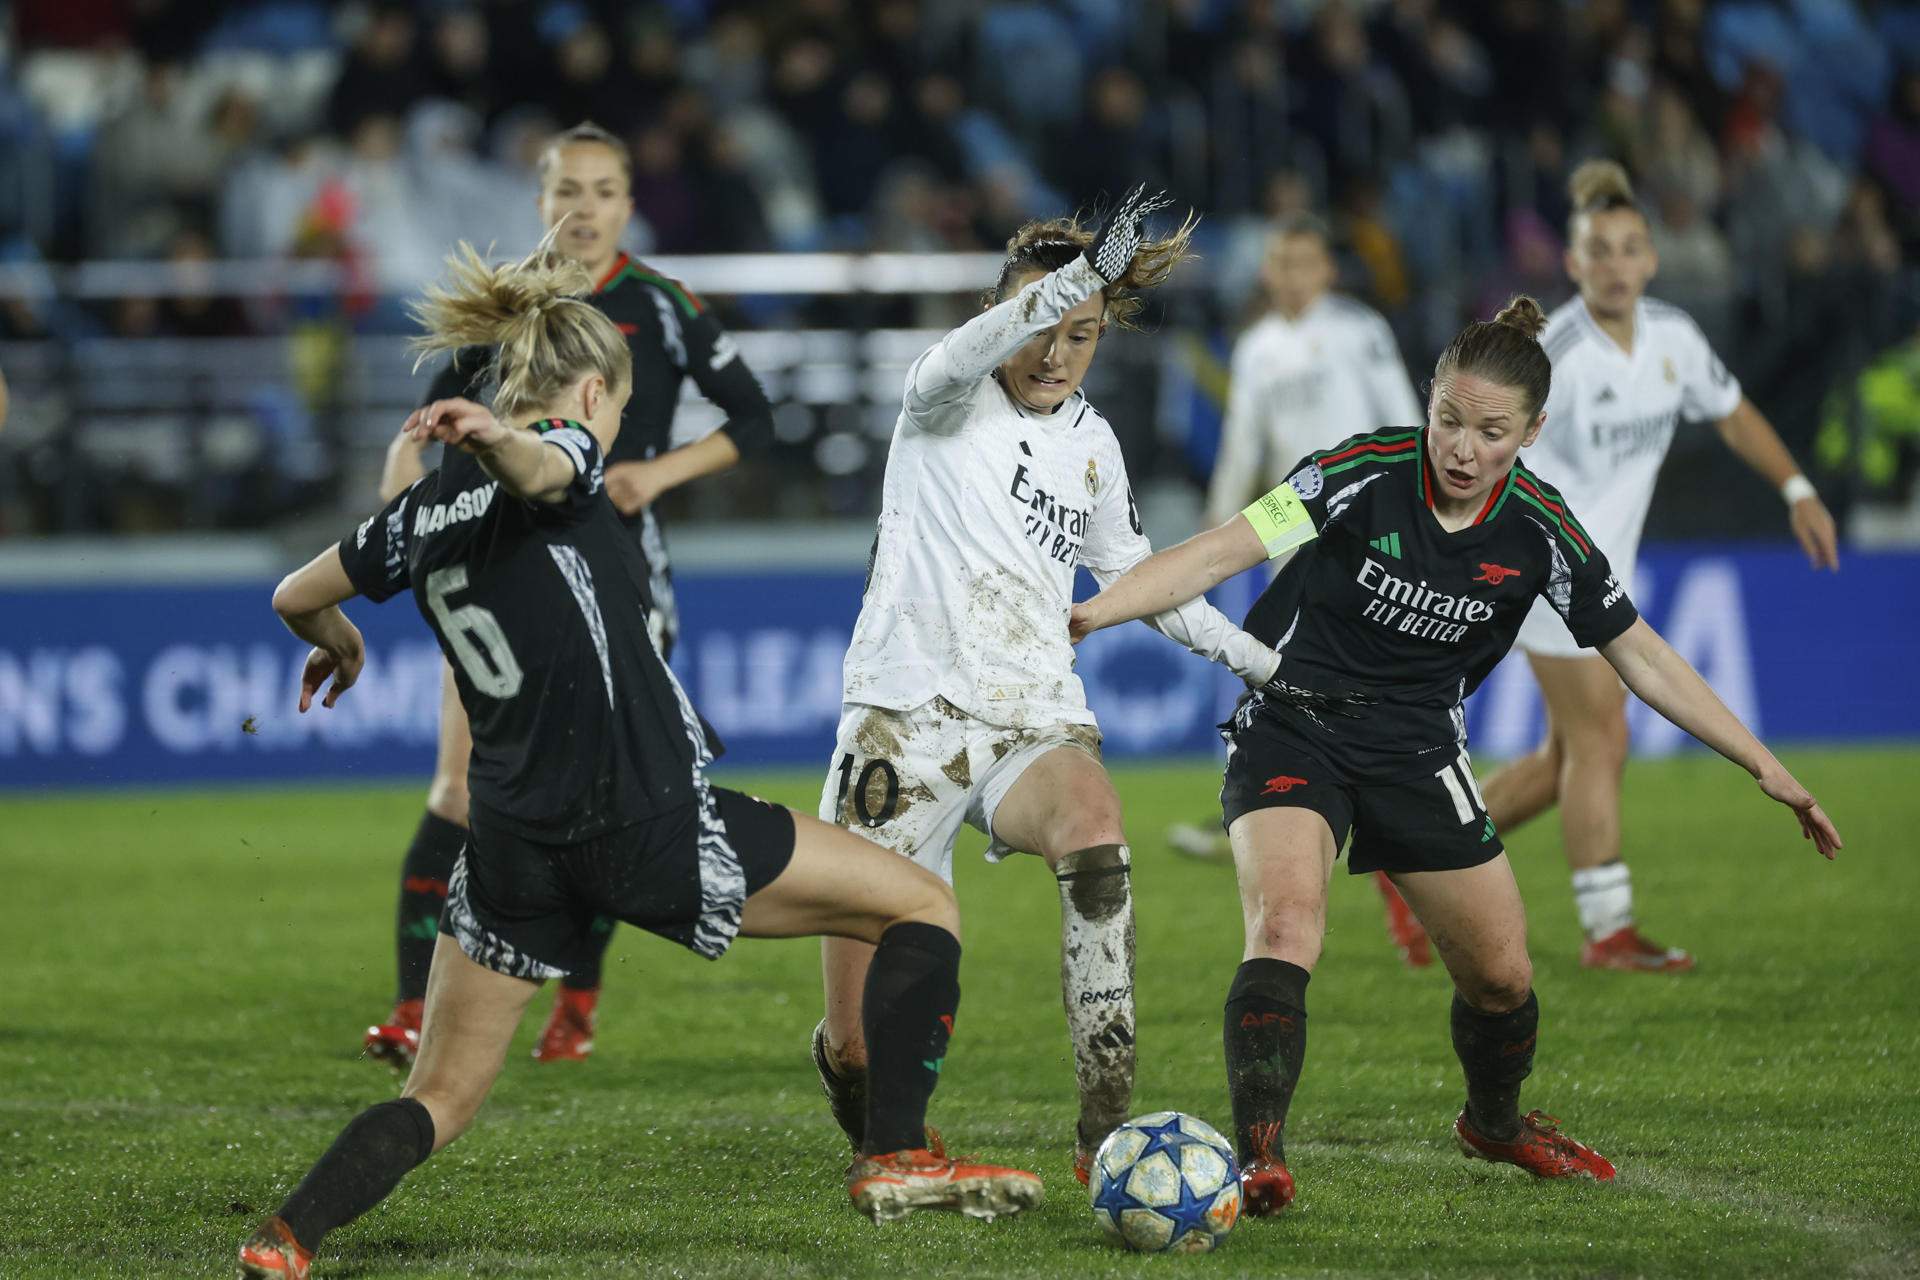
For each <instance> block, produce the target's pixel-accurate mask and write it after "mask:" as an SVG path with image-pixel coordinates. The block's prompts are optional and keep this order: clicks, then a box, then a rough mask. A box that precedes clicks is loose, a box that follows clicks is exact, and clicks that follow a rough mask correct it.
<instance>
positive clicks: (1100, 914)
mask: <svg viewBox="0 0 1920 1280" xmlns="http://www.w3.org/2000/svg"><path fill="white" fill-rule="evenodd" d="M1130 862H1131V857H1130V855H1129V854H1128V852H1127V846H1125V845H1123V844H1100V845H1094V846H1093V847H1091V848H1088V849H1081V850H1078V851H1076V852H1074V853H1070V854H1068V855H1067V856H1066V857H1064V858H1062V859H1060V861H1059V863H1058V865H1056V866H1055V867H1054V869H1053V874H1054V877H1055V878H1056V879H1057V880H1058V881H1059V882H1060V995H1061V999H1063V1000H1064V1001H1065V1002H1066V1006H1067V1032H1068V1034H1069V1035H1070V1036H1071V1037H1072V1039H1073V1071H1074V1076H1075V1078H1076V1080H1077V1081H1078V1082H1079V1086H1080V1126H1079V1134H1078V1137H1079V1140H1080V1142H1081V1143H1082V1144H1084V1145H1085V1146H1087V1147H1089V1148H1091V1147H1097V1146H1099V1145H1100V1143H1101V1141H1102V1140H1103V1139H1105V1138H1106V1136H1107V1134H1109V1133H1111V1132H1112V1131H1113V1129H1114V1128H1115V1127H1116V1126H1117V1125H1120V1124H1123V1123H1125V1121H1126V1119H1127V1114H1128V1112H1129V1110H1130V1109H1131V1108H1132V1106H1133V1052H1134V1050H1133V1026H1134V1023H1133V886H1132V882H1131V878H1130V876H1129V873H1128V865H1129V863H1130Z"/></svg>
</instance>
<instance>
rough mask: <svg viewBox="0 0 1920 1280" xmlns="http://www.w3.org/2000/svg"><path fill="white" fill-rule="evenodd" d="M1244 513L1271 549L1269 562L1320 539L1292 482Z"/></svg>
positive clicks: (1275, 489) (1268, 494) (1255, 531)
mask: <svg viewBox="0 0 1920 1280" xmlns="http://www.w3.org/2000/svg"><path fill="white" fill-rule="evenodd" d="M1240 514H1241V515H1243V516H1245V517H1246V518H1247V523H1248V524H1250V525H1252V526H1253V531H1254V533H1255V534H1257V535H1258V536H1259V538H1260V541H1261V543H1262V544H1263V545H1265V547H1266V548H1267V559H1269V560H1272V559H1273V558H1274V557H1276V556H1283V555H1285V554H1286V553H1287V552H1289V551H1291V550H1293V549H1294V548H1295V547H1297V546H1300V545H1302V544H1304V543H1308V542H1311V541H1313V540H1314V539H1315V538H1317V537H1319V536H1320V530H1318V529H1316V528H1315V527H1314V524H1313V516H1312V515H1311V514H1310V513H1309V512H1308V511H1307V504H1306V503H1304V502H1302V501H1300V495H1299V494H1298V493H1296V492H1294V488H1293V485H1292V483H1291V482H1287V483H1282V484H1277V485H1275V486H1274V487H1273V488H1272V490H1270V491H1269V492H1268V493H1266V494H1265V495H1264V496H1262V497H1261V498H1259V499H1258V500H1256V501H1255V502H1254V503H1253V505H1252V506H1250V507H1248V508H1247V509H1246V510H1245V511H1242V512H1241V513H1240Z"/></svg>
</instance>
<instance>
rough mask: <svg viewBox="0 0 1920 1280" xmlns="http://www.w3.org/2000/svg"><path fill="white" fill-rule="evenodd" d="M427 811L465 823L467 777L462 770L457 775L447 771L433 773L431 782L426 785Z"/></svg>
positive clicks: (454, 821) (461, 824)
mask: <svg viewBox="0 0 1920 1280" xmlns="http://www.w3.org/2000/svg"><path fill="white" fill-rule="evenodd" d="M427 811H428V812H429V813H431V814H433V815H434V816H435V817H438V818H445V819H446V820H447V821H448V822H453V823H458V824H459V825H460V826H463V827H464V826H466V825H467V779H466V775H465V773H464V772H463V773H462V774H460V775H459V776H457V777H456V776H454V775H453V774H449V773H435V774H434V775H433V782H432V784H431V785H429V786H428V787H427Z"/></svg>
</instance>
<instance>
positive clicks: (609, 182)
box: [365, 124, 773, 1068]
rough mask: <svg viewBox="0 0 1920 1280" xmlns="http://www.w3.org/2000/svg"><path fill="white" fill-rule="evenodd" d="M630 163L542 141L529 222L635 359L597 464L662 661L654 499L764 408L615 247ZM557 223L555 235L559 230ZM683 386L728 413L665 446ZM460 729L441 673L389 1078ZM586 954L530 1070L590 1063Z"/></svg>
mask: <svg viewBox="0 0 1920 1280" xmlns="http://www.w3.org/2000/svg"><path fill="white" fill-rule="evenodd" d="M631 177H632V162H631V159H630V158H629V156H628V153H627V149H626V146H625V145H624V144H623V143H622V142H621V141H620V140H619V139H618V138H616V137H615V136H613V135H612V134H610V133H608V132H607V131H606V130H604V129H601V128H599V127H597V126H595V125H591V124H581V125H576V126H575V127H574V128H572V129H569V130H567V131H566V132H564V133H561V134H559V135H557V136H556V137H555V138H554V139H553V140H552V141H551V142H549V143H548V144H547V148H546V150H545V151H544V152H543V153H542V155H541V159H540V197H539V200H540V216H541V220H542V221H543V222H544V223H545V224H546V225H547V226H548V227H549V228H553V227H559V228H560V230H559V233H558V234H559V239H558V242H557V247H558V249H559V251H560V252H561V253H564V254H566V255H567V256H568V257H571V258H573V259H575V260H577V261H578V262H580V263H581V264H582V265H583V266H585V267H586V268H587V271H588V272H589V274H590V275H591V276H592V278H593V280H594V282H595V283H594V289H593V294H592V299H591V300H592V302H593V304H594V305H595V306H597V307H599V308H600V310H601V311H603V312H605V313H606V315H607V318H608V319H610V320H612V321H613V322H614V324H615V325H616V326H618V328H619V330H620V332H621V333H622V334H623V335H625V337H626V340H627V349H628V352H629V353H630V355H631V356H632V360H633V395H632V398H631V399H630V400H629V401H628V402H627V410H626V413H625V415H624V416H623V417H622V419H621V423H620V435H619V437H618V439H617V440H616V441H615V442H614V445H613V447H612V449H611V450H610V451H609V452H608V454H607V467H606V483H607V495H608V496H609V497H610V498H611V499H612V500H613V505H614V506H615V508H616V509H617V510H618V511H619V513H620V516H621V519H622V521H623V522H624V523H625V524H626V526H627V529H628V531H629V532H630V533H632V534H633V536H634V537H635V538H636V539H637V540H638V542H639V545H640V549H641V553H642V554H643V555H644V556H645V557H646V560H647V567H648V570H649V575H648V589H649V592H650V595H651V604H650V607H649V610H648V613H647V624H648V627H649V628H650V630H651V631H652V633H653V637H654V640H655V641H656V642H657V643H658V644H659V646H660V653H661V656H662V657H665V658H668V659H671V658H672V657H673V645H674V641H675V639H676V638H677V637H678V634H679V630H680V626H679V612H678V609H677V608H676V605H675V602H674V595H673V577H672V571H671V568H670V566H669V564H668V561H667V545H666V540H665V538H664V537H663V536H662V533H661V529H660V522H659V520H658V519H657V518H656V517H655V516H654V513H653V502H654V500H655V499H656V498H657V497H659V496H660V495H661V494H663V493H665V492H667V491H668V490H670V489H674V488H677V487H678V486H680V485H682V484H685V483H686V482H687V481H689V480H695V479H698V478H699V477H701V476H705V475H711V474H712V473H714V472H716V471H724V470H726V469H727V468H728V467H731V466H733V465H734V464H735V463H736V462H738V461H739V460H740V459H741V458H742V457H743V456H746V455H748V454H751V453H755V452H757V451H759V450H761V449H763V448H764V447H765V446H766V445H767V443H768V442H769V441H771V439H772V435H773V413H772V410H771V409H770V408H769V407H768V405H767V397H766V394H765V393H764V392H763V391H762V390H761V388H760V383H759V380H758V379H756V378H755V377H754V376H753V371H752V370H751V369H749V368H748V367H747V363H746V361H745V360H743V359H741V358H740V355H739V352H738V349H737V348H736V347H735V345H734V342H733V339H732V338H731V337H729V336H728V335H727V333H726V331H725V330H723V329H722V328H721V327H720V325H719V324H718V323H717V322H716V321H715V320H714V318H713V316H712V314H711V313H710V312H709V311H708V310H707V308H706V306H705V305H704V304H703V303H702V302H701V301H700V299H699V298H697V297H695V296H694V295H693V294H692V293H691V292H690V291H688V290H687V289H686V288H685V287H683V286H682V285H681V284H679V283H678V282H677V281H674V280H669V279H668V278H666V277H665V276H662V275H659V274H658V273H656V272H654V271H652V270H650V269H648V268H647V267H646V266H645V265H644V264H642V263H640V262H636V261H635V260H634V259H632V258H630V257H628V256H627V255H626V254H625V253H623V252H621V251H620V246H619V241H620V236H621V234H622V232H624V231H625V229H626V226H627V223H628V221H629V219H631V218H632V216H633V198H632V196H631V194H630V193H629V185H630V179H631ZM563 223H564V225H562V224H563ZM490 354H491V353H489V352H487V351H484V350H468V351H461V352H457V353H455V355H454V357H453V359H451V360H449V361H448V362H447V363H446V364H445V365H444V366H442V368H441V370H440V372H439V374H438V375H437V376H436V377H435V378H434V380H433V385H432V387H431V388H430V389H429V391H428V393H427V397H426V400H425V401H424V402H423V403H429V404H430V403H432V402H433V401H436V400H448V399H452V398H454V397H456V396H464V397H467V398H469V399H479V398H480V396H481V394H482V393H483V391H484V387H483V386H482V385H481V383H482V379H481V374H482V371H483V370H484V368H485V367H486V364H487V361H488V359H489V358H490ZM689 376H690V377H692V378H693V380H694V383H695V385H696V386H698V387H699V388H700V390H701V392H702V393H703V394H704V395H705V396H706V397H707V399H709V400H710V401H712V402H713V404H714V405H715V406H717V407H718V408H719V409H720V411H721V412H722V413H724V414H725V415H726V421H725V423H724V424H723V425H722V426H721V427H720V428H719V429H718V430H716V431H714V432H713V433H712V434H711V435H708V436H707V437H705V438H704V439H701V440H698V441H695V442H694V443H692V444H687V445H683V446H681V447H680V448H677V449H676V448H674V447H673V442H672V439H671V436H672V428H673V416H674V411H675V410H676V409H677V408H678V407H679V404H680V388H681V384H682V383H683V382H684V381H685V380H686V379H687V378H688V377H689ZM424 448H425V442H424V441H423V440H420V439H416V438H415V437H414V436H412V435H411V434H409V433H407V432H404V431H403V432H401V433H400V435H399V436H398V437H397V438H396V439H395V440H394V442H393V444H392V446H391V447H389V449H388V451H387V465H386V469H385V471H384V473H383V474H382V476H381V483H380V500H381V501H382V502H385V501H387V500H389V499H391V498H392V497H393V496H394V495H395V494H397V493H399V492H400V491H401V490H402V489H404V488H406V486H407V485H409V484H411V483H412V482H413V481H414V480H416V479H418V478H419V477H420V474H421V470H422V460H421V451H422V450H423V449H424ZM469 745H470V744H469V739H468V734H467V723H466V718H465V716H464V714H463V713H462V712H461V710H460V703H459V700H458V699H457V698H456V697H455V696H454V691H453V677H452V673H451V671H450V670H449V671H448V672H447V673H446V675H445V679H444V687H443V689H442V696H441V710H440V743H439V751H438V756H437V758H436V760H435V764H434V777H433V782H432V784H431V785H430V786H429V788H428V791H427V811H426V813H425V815H424V816H422V818H421V820H420V825H419V827H418V828H417V829H416V830H415V832H414V836H413V842H412V844H411V845H410V846H409V847H408V849H407V856H406V860H405V862H404V864H403V865H402V867H401V871H400V903H399V909H398V911H397V912H396V932H397V935H398V936H397V940H396V941H397V946H396V950H397V955H398V968H399V981H398V988H397V991H396V994H395V996H394V1008H393V1012H392V1013H391V1014H390V1015H388V1017H387V1020H386V1021H385V1022H383V1023H380V1024H377V1025H375V1026H371V1027H369V1028H367V1032H366V1038H365V1047H366V1051H367V1053H368V1054H369V1055H370V1056H372V1057H375V1058H380V1059H384V1060H385V1061H387V1062H389V1063H391V1064H392V1065H394V1066H395V1067H397V1068H405V1067H406V1066H407V1065H409V1064H410V1063H411V1062H412V1060H413V1053H414V1049H415V1046H416V1045H417V1044H418V1043H419V1035H420V1001H421V998H422V997H423V996H424V995H425V994H426V990H427V966H428V964H429V963H430V962H431V961H432V959H433V939H434V936H435V932H434V931H435V929H436V928H437V927H438V922H439V919H440V908H441V905H442V904H443V903H444V902H445V901H446V894H447V876H448V874H449V873H450V872H451V871H452V869H453V862H454V859H455V858H456V857H457V856H458V855H459V853H460V846H461V844H462V843H463V842H464V841H465V840H466V836H467V754H468V749H469ZM596 931H597V932H596V935H595V936H596V938H597V945H596V946H595V947H594V948H593V949H592V951H591V954H589V955H585V956H582V957H581V961H580V966H579V968H577V969H575V970H574V971H573V972H571V973H569V974H568V975H567V977H566V979H565V980H564V981H563V982H562V983H561V984H560V991H559V995H558V997H557V998H556V999H555V1000H554V1004H553V1013H552V1015H551V1016H550V1017H549V1018H548V1020H547V1025H546V1028H545V1030H544V1031H543V1032H542V1033H541V1036H540V1039H539V1042H538V1043H537V1044H536V1045H535V1047H534V1051H533V1056H534V1058H535V1059H536V1060H537V1061H541V1062H554V1061H564V1060H567V1059H579V1058H584V1057H586V1056H587V1055H588V1054H589V1053H590V1052H592V1050H593V1029H594V1021H595V1007H596V1005H597V1004H598V1001H599V995H600V980H601V966H602V961H603V960H604V958H605V956H606V949H607V943H608V942H609V941H610V940H611V938H612V936H613V922H612V921H611V920H601V921H599V922H597V924H596Z"/></svg>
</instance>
